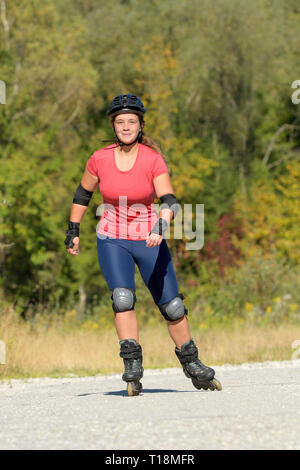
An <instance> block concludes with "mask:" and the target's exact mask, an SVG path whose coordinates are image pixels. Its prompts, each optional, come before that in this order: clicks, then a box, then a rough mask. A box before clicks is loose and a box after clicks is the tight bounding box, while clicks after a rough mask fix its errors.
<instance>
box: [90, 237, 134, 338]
mask: <svg viewBox="0 0 300 470" xmlns="http://www.w3.org/2000/svg"><path fill="white" fill-rule="evenodd" d="M97 246H98V260H99V265H100V268H101V271H102V273H103V276H104V278H105V280H106V283H107V285H108V287H109V289H110V291H111V292H112V291H113V289H114V288H116V287H125V288H129V289H132V290H134V291H135V282H134V272H135V264H134V260H133V258H132V255H131V254H130V253H129V252H128V251H127V249H126V248H125V246H124V244H122V241H121V240H118V239H112V240H111V239H108V238H104V239H99V238H97ZM114 315H115V317H114V323H115V327H116V331H117V335H118V337H119V340H120V341H122V340H124V339H135V340H136V341H137V342H138V339H139V334H138V323H137V316H136V312H135V310H126V311H123V312H116V313H115V314H114Z"/></svg>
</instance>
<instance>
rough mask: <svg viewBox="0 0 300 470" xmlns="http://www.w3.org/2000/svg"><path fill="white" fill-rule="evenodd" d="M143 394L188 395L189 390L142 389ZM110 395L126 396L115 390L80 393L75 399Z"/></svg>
mask: <svg viewBox="0 0 300 470" xmlns="http://www.w3.org/2000/svg"><path fill="white" fill-rule="evenodd" d="M145 393H190V391H189V390H172V389H170V388H167V389H166V388H143V391H142V393H141V395H143V394H145ZM99 394H101V395H110V396H127V391H126V390H116V391H113V392H104V393H103V392H92V393H81V394H80V395H76V396H77V397H87V396H89V395H99Z"/></svg>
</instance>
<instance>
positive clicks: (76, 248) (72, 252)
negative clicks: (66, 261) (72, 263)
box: [66, 237, 79, 256]
mask: <svg viewBox="0 0 300 470" xmlns="http://www.w3.org/2000/svg"><path fill="white" fill-rule="evenodd" d="M72 243H73V244H74V246H73V248H68V247H66V249H67V251H68V253H70V255H75V256H77V255H79V237H75V238H73V240H72Z"/></svg>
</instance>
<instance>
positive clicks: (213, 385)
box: [175, 339, 222, 391]
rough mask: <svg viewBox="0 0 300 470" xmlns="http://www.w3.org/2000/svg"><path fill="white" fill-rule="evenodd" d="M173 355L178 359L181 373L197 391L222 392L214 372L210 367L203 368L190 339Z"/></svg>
mask: <svg viewBox="0 0 300 470" xmlns="http://www.w3.org/2000/svg"><path fill="white" fill-rule="evenodd" d="M175 354H176V356H177V357H178V359H179V361H180V363H181V365H182V367H183V372H184V374H185V375H186V377H188V378H189V379H191V380H192V383H193V385H194V387H195V388H197V389H198V390H201V389H204V390H208V389H209V390H219V391H220V390H222V385H221V384H220V382H219V381H218V380H217V379H216V378H215V371H214V369H212V368H211V367H207V366H205V365H204V364H203V363H202V362H201V361H200V360H199V358H198V349H197V346H196V345H195V343H194V341H193V340H192V339H191V340H190V341H187V342H186V343H184V344H183V345H182V346H181V349H178V348H177V347H176V348H175Z"/></svg>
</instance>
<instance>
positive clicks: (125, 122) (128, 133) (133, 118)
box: [114, 113, 141, 145]
mask: <svg viewBox="0 0 300 470" xmlns="http://www.w3.org/2000/svg"><path fill="white" fill-rule="evenodd" d="M114 126H115V131H116V134H117V136H118V138H119V139H120V140H121V142H124V144H127V145H128V144H130V143H131V142H133V141H134V140H135V139H136V138H137V136H138V133H139V131H140V130H141V125H140V120H139V117H138V116H137V115H136V114H131V113H128V114H119V115H118V116H117V117H116V118H115V121H114Z"/></svg>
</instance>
